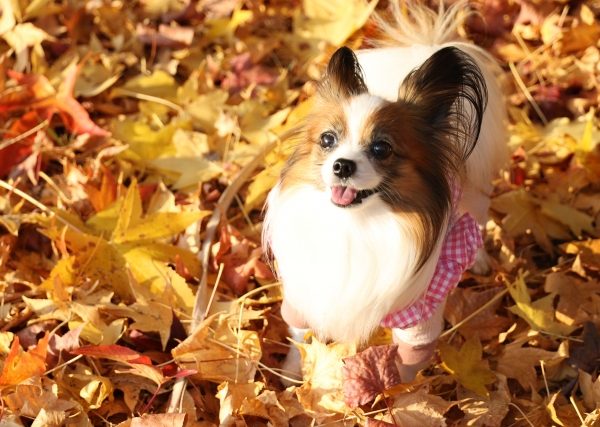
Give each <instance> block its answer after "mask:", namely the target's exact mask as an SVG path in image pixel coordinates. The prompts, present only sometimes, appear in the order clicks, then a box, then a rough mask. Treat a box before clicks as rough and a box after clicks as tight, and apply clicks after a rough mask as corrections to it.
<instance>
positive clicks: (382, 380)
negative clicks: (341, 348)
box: [343, 345, 401, 408]
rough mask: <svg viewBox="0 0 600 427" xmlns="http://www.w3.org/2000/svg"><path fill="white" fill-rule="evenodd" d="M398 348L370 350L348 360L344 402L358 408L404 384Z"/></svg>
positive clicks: (393, 346) (375, 348)
mask: <svg viewBox="0 0 600 427" xmlns="http://www.w3.org/2000/svg"><path fill="white" fill-rule="evenodd" d="M398 359H399V358H398V346H397V345H386V346H384V345H380V346H373V347H369V348H367V349H366V350H363V351H361V352H360V353H358V354H356V355H354V356H352V357H348V358H345V359H344V368H343V372H344V400H345V402H346V404H347V405H348V406H350V407H351V408H355V407H357V406H359V405H364V404H365V403H368V402H370V401H371V400H373V399H374V398H375V397H376V396H377V395H381V394H384V393H385V391H386V390H387V389H389V388H392V387H393V386H395V385H396V384H399V383H400V382H401V379H400V372H399V371H398V365H397V363H398V362H399V360H398Z"/></svg>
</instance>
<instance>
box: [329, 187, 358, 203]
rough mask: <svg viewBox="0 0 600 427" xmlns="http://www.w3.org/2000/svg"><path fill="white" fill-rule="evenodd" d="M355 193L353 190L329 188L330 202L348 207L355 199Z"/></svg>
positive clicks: (348, 188)
mask: <svg viewBox="0 0 600 427" xmlns="http://www.w3.org/2000/svg"><path fill="white" fill-rule="evenodd" d="M357 192H358V191H356V189H355V188H350V187H344V186H341V185H336V186H334V187H331V201H332V202H333V203H335V204H336V205H341V206H348V205H349V204H350V203H352V202H353V201H354V199H356V193H357Z"/></svg>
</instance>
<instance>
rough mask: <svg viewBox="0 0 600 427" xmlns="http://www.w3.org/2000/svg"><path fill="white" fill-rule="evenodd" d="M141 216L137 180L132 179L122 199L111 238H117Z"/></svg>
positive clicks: (140, 201) (140, 199)
mask: <svg viewBox="0 0 600 427" xmlns="http://www.w3.org/2000/svg"><path fill="white" fill-rule="evenodd" d="M141 217H142V198H141V197H140V192H139V191H138V188H137V181H135V180H134V181H133V182H132V183H131V185H130V186H129V188H128V189H127V193H126V194H125V200H123V204H122V206H121V210H120V212H119V217H118V219H117V224H116V225H115V229H114V230H113V233H112V238H111V240H118V239H119V238H121V237H122V236H123V235H125V233H126V232H127V230H128V229H129V227H131V226H133V225H136V224H137V223H138V222H139V220H140V218H141Z"/></svg>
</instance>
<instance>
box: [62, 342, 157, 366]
mask: <svg viewBox="0 0 600 427" xmlns="http://www.w3.org/2000/svg"><path fill="white" fill-rule="evenodd" d="M71 353H72V354H82V355H84V356H90V357H103V358H105V359H110V360H115V361H117V362H123V363H128V364H132V363H139V364H143V365H149V366H152V361H151V360H150V358H149V357H147V356H143V355H141V354H139V353H137V352H135V351H133V350H132V349H130V348H128V347H123V346H120V345H114V344H113V345H89V346H85V347H81V348H78V349H76V350H71Z"/></svg>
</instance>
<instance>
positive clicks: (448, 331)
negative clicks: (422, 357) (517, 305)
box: [440, 289, 508, 338]
mask: <svg viewBox="0 0 600 427" xmlns="http://www.w3.org/2000/svg"><path fill="white" fill-rule="evenodd" d="M507 292H508V289H504V290H502V291H500V292H498V293H497V294H496V295H494V298H492V299H491V300H489V301H488V302H486V303H485V304H483V305H482V306H481V307H479V308H478V309H477V310H475V311H474V312H473V313H471V314H469V315H468V316H467V317H465V318H464V319H463V320H461V321H460V322H458V323H457V324H456V325H454V326H453V327H451V328H450V329H448V330H447V331H444V333H443V334H441V335H440V338H444V337H446V336H448V335H450V334H451V333H453V332H454V331H456V330H457V329H458V328H460V327H461V326H462V325H464V324H465V323H467V322H468V321H469V320H471V319H472V318H474V317H475V316H477V315H478V314H479V313H481V312H482V311H483V310H485V309H486V308H488V307H490V306H491V305H492V304H494V303H495V302H496V301H498V300H499V299H500V298H502V297H503V296H504V295H506V293H507Z"/></svg>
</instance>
